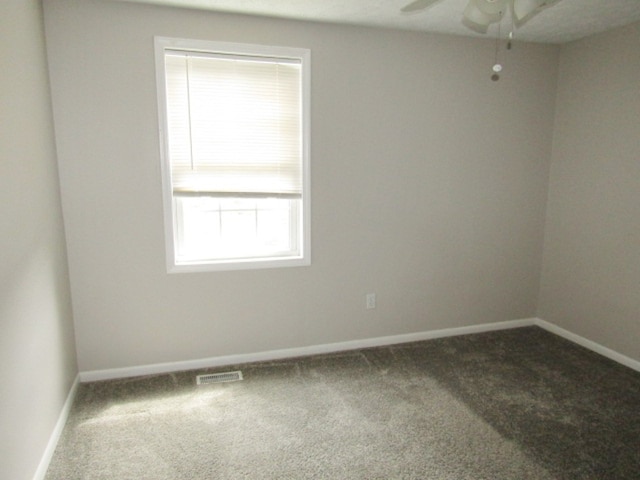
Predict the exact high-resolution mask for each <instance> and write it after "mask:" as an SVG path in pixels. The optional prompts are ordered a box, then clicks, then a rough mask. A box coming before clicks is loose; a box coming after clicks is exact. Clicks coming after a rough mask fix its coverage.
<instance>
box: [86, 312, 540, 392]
mask: <svg viewBox="0 0 640 480" xmlns="http://www.w3.org/2000/svg"><path fill="white" fill-rule="evenodd" d="M536 320H537V319H535V318H531V319H523V320H510V321H506V322H497V323H485V324H482V325H472V326H468V327H457V328H445V329H442V330H431V331H427V332H417V333H408V334H403V335H393V336H389V337H377V338H367V339H362V340H353V341H348V342H338V343H330V344H324V345H312V346H308V347H300V348H286V349H282V350H271V351H266V352H257V353H247V354H238V355H227V356H221V357H210V358H203V359H199V360H187V361H181V362H171V363H156V364H153V365H142V366H136V367H125V368H113V369H108V370H91V371H86V372H80V381H81V382H95V381H99V380H112V379H117V378H127V377H138V376H142V375H155V374H159V373H169V372H178V371H183V370H198V369H202V368H213V367H222V366H226V365H237V364H242V363H251V362H261V361H266V360H278V359H284V358H292V357H302V356H307V355H318V354H323V353H334V352H342V351H346V350H355V349H358V348H369V347H381V346H385V345H394V344H397V343H407V342H417V341H421V340H431V339H434V338H442V337H452V336H456V335H467V334H470V333H482V332H490V331H495V330H506V329H510V328H519V327H527V326H531V325H534V324H535V322H536Z"/></svg>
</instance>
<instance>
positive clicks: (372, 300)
mask: <svg viewBox="0 0 640 480" xmlns="http://www.w3.org/2000/svg"><path fill="white" fill-rule="evenodd" d="M365 298H366V301H367V310H368V309H371V308H376V294H375V293H367V296H366V297H365Z"/></svg>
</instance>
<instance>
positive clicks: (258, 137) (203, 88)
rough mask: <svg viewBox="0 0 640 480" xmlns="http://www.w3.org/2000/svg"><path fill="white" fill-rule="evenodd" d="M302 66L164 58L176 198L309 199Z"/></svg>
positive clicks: (176, 54) (175, 54)
mask: <svg viewBox="0 0 640 480" xmlns="http://www.w3.org/2000/svg"><path fill="white" fill-rule="evenodd" d="M301 75H302V68H301V63H300V61H299V60H295V59H291V60H290V59H274V58H265V57H249V56H246V57H245V56H241V55H226V54H208V53H197V52H183V51H165V78H166V89H167V94H166V98H167V130H168V131H167V133H168V135H167V136H168V150H169V159H170V165H171V183H172V189H173V194H174V195H193V194H206V195H212V196H242V195H249V196H258V197H261V196H274V197H290V198H298V197H300V196H301V194H302V89H301Z"/></svg>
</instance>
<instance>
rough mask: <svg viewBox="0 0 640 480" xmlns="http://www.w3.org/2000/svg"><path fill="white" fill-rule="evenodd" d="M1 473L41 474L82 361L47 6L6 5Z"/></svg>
mask: <svg viewBox="0 0 640 480" xmlns="http://www.w3.org/2000/svg"><path fill="white" fill-rule="evenodd" d="M0 69H1V71H2V74H1V75H0V92H1V93H0V112H2V122H0V184H1V185H0V211H1V214H0V215H1V216H2V223H1V224H0V229H1V232H0V233H1V235H0V274H1V277H0V385H2V387H0V478H3V479H4V478H6V479H12V480H23V479H30V478H33V475H34V472H35V471H36V469H37V467H38V464H39V462H40V459H41V457H42V454H43V452H44V450H45V447H46V445H47V442H48V440H49V438H50V435H51V432H52V431H53V428H54V425H55V424H56V421H57V420H58V416H59V414H60V411H61V409H62V406H63V404H64V402H65V399H66V397H67V394H68V393H69V390H70V388H71V385H72V384H73V380H74V379H75V376H76V372H77V367H76V362H75V346H74V338H73V325H72V318H71V303H70V298H69V280H68V274H67V265H66V253H65V244H64V230H63V226H62V215H61V209H60V196H59V189H58V174H57V170H56V156H55V145H54V137H53V125H52V123H51V120H52V118H51V99H50V96H49V85H48V79H47V65H46V59H45V47H44V33H43V23H42V8H41V6H40V2H39V1H37V0H28V1H27V0H4V1H2V2H0Z"/></svg>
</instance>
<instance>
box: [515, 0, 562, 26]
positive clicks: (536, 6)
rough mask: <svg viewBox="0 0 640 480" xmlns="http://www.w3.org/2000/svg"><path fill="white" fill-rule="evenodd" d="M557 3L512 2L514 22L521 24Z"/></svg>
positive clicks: (537, 0) (553, 0)
mask: <svg viewBox="0 0 640 480" xmlns="http://www.w3.org/2000/svg"><path fill="white" fill-rule="evenodd" d="M559 1H560V0H514V2H513V14H514V16H515V17H516V21H517V22H518V23H520V24H523V23H525V21H527V20H528V19H529V18H530V17H532V16H534V15H535V14H537V13H538V12H540V11H541V10H543V9H545V8H547V7H550V6H552V5H553V4H555V3H558V2H559Z"/></svg>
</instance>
